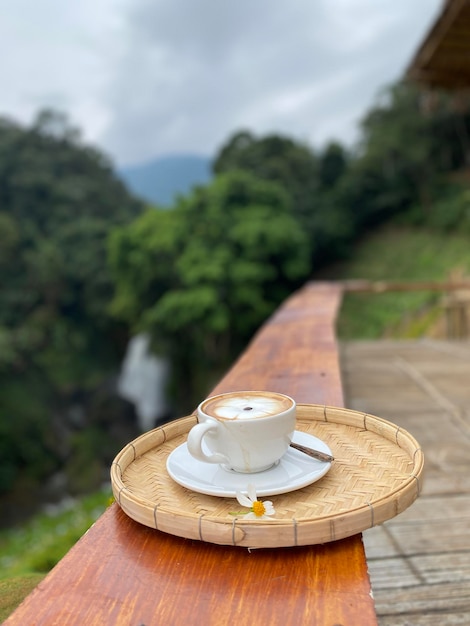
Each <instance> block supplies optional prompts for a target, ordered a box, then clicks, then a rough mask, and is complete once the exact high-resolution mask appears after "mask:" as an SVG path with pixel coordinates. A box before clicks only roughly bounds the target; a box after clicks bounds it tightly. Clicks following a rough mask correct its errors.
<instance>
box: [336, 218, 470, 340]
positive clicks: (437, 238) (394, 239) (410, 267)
mask: <svg viewBox="0 0 470 626" xmlns="http://www.w3.org/2000/svg"><path fill="white" fill-rule="evenodd" d="M456 268H459V269H461V270H462V271H464V272H466V273H468V272H469V271H470V246H469V245H468V236H467V235H465V234H458V233H453V234H449V233H442V232H436V231H431V230H429V229H426V230H425V229H422V228H419V229H417V228H416V227H415V228H403V227H401V228H397V227H393V226H387V227H384V228H382V229H379V230H377V231H375V232H374V233H372V234H370V235H368V236H367V237H366V238H365V239H363V240H362V241H360V242H359V243H358V244H357V245H356V246H355V247H354V251H353V253H352V255H351V258H350V259H349V260H348V263H347V264H345V265H344V266H341V267H340V268H338V269H337V274H339V276H340V277H341V278H351V279H352V278H361V279H367V280H383V279H386V280H395V281H413V280H415V281H433V280H447V279H448V277H449V274H450V273H451V272H452V271H453V270H455V269H456ZM441 297H442V294H439V293H435V292H429V291H414V292H406V293H399V292H389V293H382V294H379V293H365V294H347V295H346V297H345V299H344V303H343V306H342V308H341V312H340V316H339V319H338V333H339V336H340V338H342V339H376V338H379V337H383V336H385V335H387V336H401V337H403V336H412V337H416V336H419V335H420V334H424V333H425V332H426V331H427V330H428V329H429V328H430V326H431V325H432V324H434V323H435V321H436V319H437V317H438V315H439V302H440V299H441ZM441 312H442V309H441Z"/></svg>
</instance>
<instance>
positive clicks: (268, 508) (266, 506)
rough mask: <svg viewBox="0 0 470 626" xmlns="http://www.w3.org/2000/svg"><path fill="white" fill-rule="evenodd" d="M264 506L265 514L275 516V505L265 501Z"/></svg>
mask: <svg viewBox="0 0 470 626" xmlns="http://www.w3.org/2000/svg"><path fill="white" fill-rule="evenodd" d="M263 504H264V514H265V515H274V514H275V513H276V511H275V510H274V507H273V503H272V502H271V500H265V501H264V502H263Z"/></svg>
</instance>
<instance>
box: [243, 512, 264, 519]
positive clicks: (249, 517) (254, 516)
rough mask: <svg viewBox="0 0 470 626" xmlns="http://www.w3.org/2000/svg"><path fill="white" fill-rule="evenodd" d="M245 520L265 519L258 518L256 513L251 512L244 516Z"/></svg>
mask: <svg viewBox="0 0 470 626" xmlns="http://www.w3.org/2000/svg"><path fill="white" fill-rule="evenodd" d="M243 519H263V518H262V517H258V516H257V515H256V514H255V513H253V511H251V512H250V513H247V514H246V515H244V516H243Z"/></svg>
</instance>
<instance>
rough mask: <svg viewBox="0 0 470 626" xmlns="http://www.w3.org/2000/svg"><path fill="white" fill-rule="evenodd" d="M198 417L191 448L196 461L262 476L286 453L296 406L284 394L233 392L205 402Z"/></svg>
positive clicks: (191, 439)
mask: <svg viewBox="0 0 470 626" xmlns="http://www.w3.org/2000/svg"><path fill="white" fill-rule="evenodd" d="M197 416H198V422H199V423H198V424H196V426H193V428H192V429H191V430H190V432H189V434H188V442H187V445H188V450H189V453H190V454H191V455H192V456H193V457H195V458H196V459H198V460H199V461H205V462H206V463H219V464H221V465H222V467H224V469H229V470H234V471H236V472H245V473H252V472H262V471H264V470H266V469H268V468H270V467H272V466H273V465H275V464H276V463H277V462H278V461H279V460H280V458H281V457H282V456H283V455H284V454H285V452H286V451H287V449H288V447H289V444H290V442H291V441H292V437H293V434H294V430H295V416H296V404H295V401H294V400H293V399H292V398H291V397H289V396H286V395H284V394H282V393H276V392H272V391H236V392H235V391H234V392H231V393H223V394H220V395H217V396H212V397H211V398H207V399H206V400H204V401H203V402H201V404H200V405H199V406H198V409H197ZM204 448H205V450H204ZM207 451H208V452H207Z"/></svg>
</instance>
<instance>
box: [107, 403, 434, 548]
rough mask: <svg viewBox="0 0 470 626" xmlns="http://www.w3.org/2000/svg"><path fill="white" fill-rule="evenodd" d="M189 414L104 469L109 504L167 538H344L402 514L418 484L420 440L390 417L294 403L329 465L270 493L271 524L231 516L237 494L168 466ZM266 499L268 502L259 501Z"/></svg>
mask: <svg viewBox="0 0 470 626" xmlns="http://www.w3.org/2000/svg"><path fill="white" fill-rule="evenodd" d="M196 421H197V420H196V416H195V415H190V416H188V417H183V418H181V419H178V420H175V421H174V422H170V423H168V424H165V425H164V426H162V427H160V428H156V429H154V430H151V431H149V432H148V433H145V434H143V435H141V436H140V437H138V438H137V439H135V440H134V441H132V442H131V443H129V444H128V445H127V446H125V447H124V448H123V449H122V450H121V452H120V453H119V454H118V455H117V456H116V458H115V459H114V462H113V464H112V467H111V484H112V488H113V493H114V497H115V500H116V502H117V503H118V504H119V506H120V507H121V508H122V510H123V511H124V512H125V513H126V514H127V515H128V516H129V517H131V518H132V519H134V520H136V521H137V522H139V523H141V524H144V525H145V526H149V527H151V528H156V529H157V530H161V531H163V532H166V533H170V534H172V535H177V536H179V537H186V538H188V539H197V540H201V541H207V542H210V543H216V544H223V545H228V544H231V545H236V546H244V547H251V548H268V547H270V548H272V547H287V546H296V545H308V544H318V543H326V542H329V541H334V540H337V539H343V538H344V537H348V536H351V535H354V534H356V533H359V532H361V531H363V530H366V529H367V528H371V527H372V526H375V525H377V524H381V523H382V522H384V521H385V520H387V519H390V518H392V517H394V516H395V515H398V514H399V513H401V512H402V511H404V510H405V509H406V508H407V507H408V506H409V505H410V504H411V503H412V502H414V500H415V499H416V498H417V497H418V495H419V493H420V490H421V482H422V475H423V464H424V457H423V453H422V451H421V448H420V446H419V444H418V443H417V441H416V440H415V439H414V438H413V437H412V436H411V435H410V434H409V433H408V432H407V431H406V430H403V429H402V428H400V427H398V426H397V425H396V424H393V423H391V422H389V421H387V420H384V419H382V418H380V417H376V416H374V415H369V414H365V413H361V412H357V411H352V410H349V409H343V408H336V407H329V406H320V405H310V404H308V405H307V404H300V405H298V406H297V425H296V429H297V430H299V431H304V432H307V433H310V434H312V435H314V436H316V437H319V438H320V439H322V440H323V441H325V443H327V444H328V446H329V447H330V448H331V450H332V452H333V455H334V457H335V461H334V462H333V464H332V466H331V469H330V470H329V472H328V473H327V474H326V475H325V476H324V477H323V478H321V479H320V480H319V481H318V482H315V483H313V484H311V485H309V486H307V487H303V488H302V489H299V490H297V491H292V492H289V493H285V494H281V495H276V496H272V497H270V498H269V499H270V500H272V502H273V504H274V507H275V509H276V515H275V517H273V518H272V519H269V520H246V519H244V517H243V515H241V516H234V515H233V512H234V511H239V510H240V505H239V504H238V502H237V501H236V500H235V499H232V498H221V497H216V496H208V495H203V494H200V493H196V492H193V491H190V490H189V489H186V488H185V487H182V486H180V485H179V484H177V483H176V482H174V481H173V479H172V478H170V476H169V475H168V472H167V470H166V460H167V458H168V455H169V454H170V452H172V450H174V449H175V448H176V446H179V445H180V444H182V443H184V442H185V441H186V437H187V433H188V431H189V430H190V429H191V427H192V426H193V425H194V424H196ZM265 499H266V498H265Z"/></svg>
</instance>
